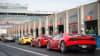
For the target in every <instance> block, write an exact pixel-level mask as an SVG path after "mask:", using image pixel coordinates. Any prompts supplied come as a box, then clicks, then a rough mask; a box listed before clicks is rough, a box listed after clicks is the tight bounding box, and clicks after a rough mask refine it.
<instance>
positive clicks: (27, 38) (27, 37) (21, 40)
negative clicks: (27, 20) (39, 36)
mask: <svg viewBox="0 0 100 56" xmlns="http://www.w3.org/2000/svg"><path fill="white" fill-rule="evenodd" d="M32 38H33V36H32V35H24V36H22V37H19V39H18V43H19V44H27V43H31V40H32Z"/></svg>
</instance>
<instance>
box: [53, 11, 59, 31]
mask: <svg viewBox="0 0 100 56" xmlns="http://www.w3.org/2000/svg"><path fill="white" fill-rule="evenodd" d="M54 17H55V18H54V33H58V28H57V14H56V13H55V14H54Z"/></svg>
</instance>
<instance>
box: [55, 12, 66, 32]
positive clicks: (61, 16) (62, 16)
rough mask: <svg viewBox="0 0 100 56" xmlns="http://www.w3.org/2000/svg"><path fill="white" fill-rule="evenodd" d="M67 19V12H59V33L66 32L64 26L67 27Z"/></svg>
mask: <svg viewBox="0 0 100 56" xmlns="http://www.w3.org/2000/svg"><path fill="white" fill-rule="evenodd" d="M65 19H66V12H61V13H58V14H57V29H58V34H60V33H64V32H65V30H64V27H65V21H64V20H65Z"/></svg>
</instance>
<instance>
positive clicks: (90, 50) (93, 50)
mask: <svg viewBox="0 0 100 56" xmlns="http://www.w3.org/2000/svg"><path fill="white" fill-rule="evenodd" d="M95 50H96V48H92V49H88V52H95Z"/></svg>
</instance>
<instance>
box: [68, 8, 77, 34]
mask: <svg viewBox="0 0 100 56" xmlns="http://www.w3.org/2000/svg"><path fill="white" fill-rule="evenodd" d="M68 15H69V18H68V23H69V33H79V32H78V29H79V28H78V20H79V18H78V16H79V15H78V8H73V9H70V10H69V11H68Z"/></svg>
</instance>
